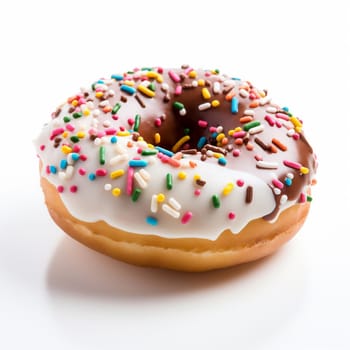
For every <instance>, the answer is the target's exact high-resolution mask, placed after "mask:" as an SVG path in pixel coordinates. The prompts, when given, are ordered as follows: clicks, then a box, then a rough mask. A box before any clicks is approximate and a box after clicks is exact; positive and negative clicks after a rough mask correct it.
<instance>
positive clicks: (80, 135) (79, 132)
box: [77, 131, 85, 139]
mask: <svg viewBox="0 0 350 350" xmlns="http://www.w3.org/2000/svg"><path fill="white" fill-rule="evenodd" d="M77 136H78V137H79V138H80V139H83V138H84V137H85V132H84V131H78V132H77Z"/></svg>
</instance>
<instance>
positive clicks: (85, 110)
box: [83, 108, 90, 116]
mask: <svg viewBox="0 0 350 350" xmlns="http://www.w3.org/2000/svg"><path fill="white" fill-rule="evenodd" d="M83 114H84V115H85V116H88V115H90V109H88V108H86V109H84V111H83Z"/></svg>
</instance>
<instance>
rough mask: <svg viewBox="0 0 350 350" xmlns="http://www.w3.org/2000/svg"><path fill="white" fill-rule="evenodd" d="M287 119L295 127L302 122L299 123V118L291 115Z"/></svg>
mask: <svg viewBox="0 0 350 350" xmlns="http://www.w3.org/2000/svg"><path fill="white" fill-rule="evenodd" d="M289 120H290V121H291V122H292V123H293V125H294V126H295V127H300V128H301V127H302V126H303V124H301V123H300V120H299V119H298V118H297V117H294V116H291V117H290V118H289Z"/></svg>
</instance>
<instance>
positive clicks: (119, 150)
mask: <svg viewBox="0 0 350 350" xmlns="http://www.w3.org/2000/svg"><path fill="white" fill-rule="evenodd" d="M113 150H114V152H115V153H117V154H125V153H126V150H125V149H124V148H123V147H122V146H120V144H119V143H116V144H114V147H113Z"/></svg>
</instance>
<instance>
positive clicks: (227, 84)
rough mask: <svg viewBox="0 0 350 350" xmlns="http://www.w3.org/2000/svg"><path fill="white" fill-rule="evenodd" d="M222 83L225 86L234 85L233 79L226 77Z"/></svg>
mask: <svg viewBox="0 0 350 350" xmlns="http://www.w3.org/2000/svg"><path fill="white" fill-rule="evenodd" d="M223 85H224V86H225V87H229V86H230V87H234V86H235V85H236V83H235V81H234V80H232V79H226V80H224V82H223Z"/></svg>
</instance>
